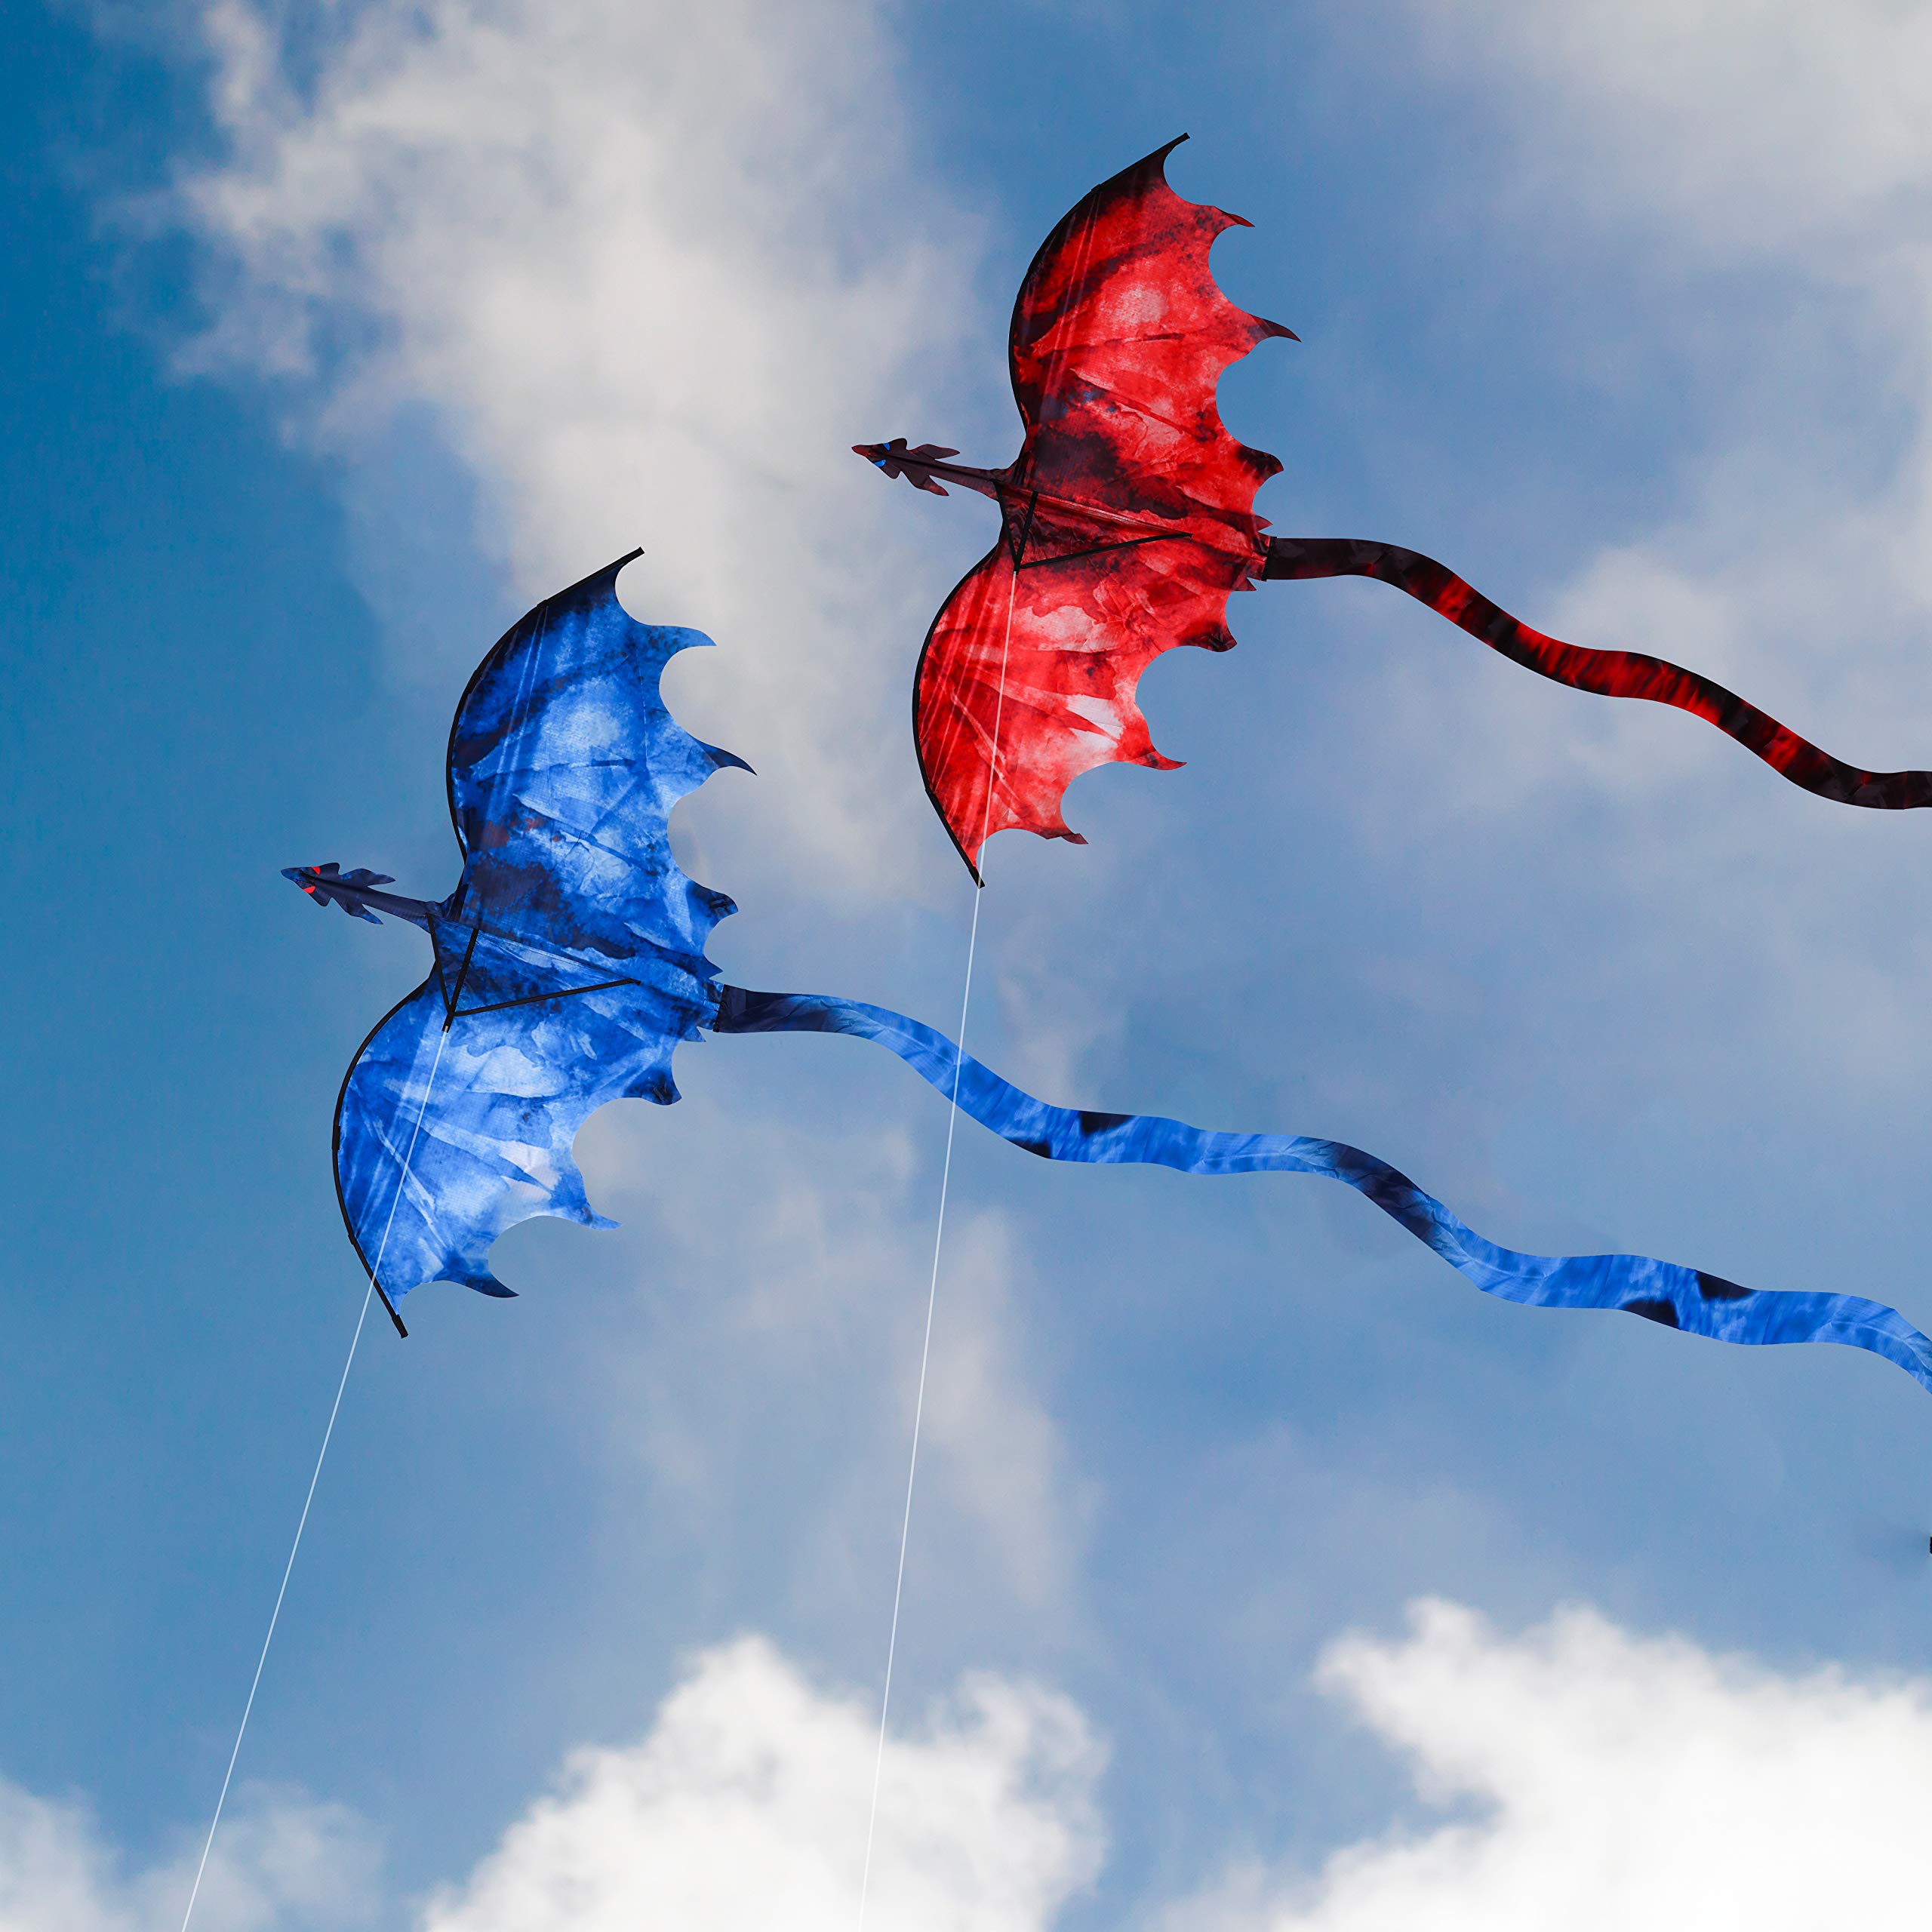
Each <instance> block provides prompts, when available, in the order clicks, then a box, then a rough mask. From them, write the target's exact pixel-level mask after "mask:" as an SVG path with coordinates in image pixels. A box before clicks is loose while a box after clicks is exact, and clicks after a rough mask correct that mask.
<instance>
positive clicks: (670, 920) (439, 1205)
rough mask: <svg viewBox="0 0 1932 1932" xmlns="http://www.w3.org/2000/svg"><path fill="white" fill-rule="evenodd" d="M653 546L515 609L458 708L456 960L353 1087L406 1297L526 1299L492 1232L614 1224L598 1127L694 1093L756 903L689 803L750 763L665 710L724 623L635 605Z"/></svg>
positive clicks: (429, 914)
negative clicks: (712, 857) (504, 1267)
mask: <svg viewBox="0 0 1932 1932" xmlns="http://www.w3.org/2000/svg"><path fill="white" fill-rule="evenodd" d="M635 555H638V552H635V551H633V552H632V553H631V556H627V557H623V558H620V559H619V560H618V561H617V562H616V563H614V564H613V565H611V566H610V567H609V568H608V569H605V570H601V571H598V572H597V573H596V574H595V576H592V577H586V579H585V580H583V582H582V583H579V584H577V585H575V586H573V587H572V588H571V589H568V590H566V591H564V592H561V593H560V594H559V595H557V596H555V597H552V598H547V599H546V601H544V602H543V603H541V604H540V605H537V608H536V609H535V610H534V611H531V613H530V614H529V615H528V616H527V617H525V618H523V619H522V620H521V621H520V622H519V623H516V624H515V625H514V626H512V627H511V629H509V632H507V633H506V635H504V637H503V639H502V640H501V641H500V642H499V643H498V644H497V646H496V648H494V650H493V651H491V653H490V654H489V655H488V657H486V658H485V660H483V662H482V663H481V665H480V666H478V669H477V671H476V674H475V676H474V677H472V678H471V680H470V681H469V688H468V689H467V690H466V691H465V692H464V694H463V701H462V703H461V704H460V706H458V707H457V715H456V719H455V722H454V724H453V725H452V727H451V732H450V748H449V798H450V815H451V819H452V820H454V823H455V826H456V834H457V842H458V844H460V846H461V847H462V848H463V857H464V864H463V877H462V879H461V881H460V883H459V884H458V885H457V888H456V890H455V891H454V893H452V894H451V895H450V897H448V899H447V900H444V901H443V902H442V903H441V905H439V906H421V907H420V909H421V913H422V917H421V918H420V921H419V923H423V924H426V925H427V926H428V928H429V934H430V937H431V940H432V943H433V944H434V946H435V965H434V967H433V968H432V971H431V973H430V975H429V978H428V979H427V980H425V981H424V982H423V984H422V985H421V986H419V987H417V989H416V991H415V992H413V993H411V995H409V997H408V998H407V999H405V1000H404V1001H402V1002H401V1004H400V1005H398V1007H396V1008H395V1010H394V1011H392V1012H391V1013H390V1014H388V1016H387V1017H386V1018H385V1019H383V1021H382V1022H381V1023H380V1025H378V1026H377V1028H376V1029H375V1030H374V1032H372V1033H371V1035H369V1037H368V1039H367V1040H365V1041H364V1042H363V1044H362V1047H361V1050H360V1051H358V1053H357V1054H356V1056H355V1059H354V1060H353V1061H352V1063H350V1066H349V1071H348V1073H347V1074H346V1075H345V1076H344V1078H343V1085H342V1092H341V1095H340V1098H339V1100H338V1101H337V1106H336V1123H335V1161H336V1183H337V1193H338V1195H339V1196H340V1200H341V1203H342V1211H343V1220H345V1221H346V1223H347V1224H348V1227H349V1237H350V1238H351V1239H352V1241H354V1242H355V1246H356V1249H357V1251H358V1253H359V1254H361V1257H362V1259H363V1261H364V1263H365V1266H368V1269H369V1271H370V1273H371V1276H372V1278H374V1280H375V1281H376V1282H377V1286H378V1287H380V1289H381V1290H382V1291H383V1294H384V1295H385V1296H386V1298H387V1299H388V1300H389V1302H390V1303H391V1304H393V1303H394V1302H395V1300H396V1299H397V1298H398V1297H400V1296H401V1295H402V1294H406V1293H407V1292H408V1291H409V1290H410V1289H411V1288H412V1287H417V1286H420V1284H422V1283H423V1282H425V1281H438V1280H443V1281H460V1282H463V1283H465V1284H467V1285H468V1286H469V1287H472V1288H475V1289H477V1290H478V1291H480V1292H481V1293H482V1294H497V1295H506V1294H509V1293H510V1292H511V1291H510V1290H509V1289H507V1288H506V1287H504V1286H503V1284H502V1283H501V1282H500V1281H497V1278H495V1276H494V1275H492V1274H491V1272H490V1268H489V1263H488V1257H489V1252H490V1247H491V1244H492V1243H493V1242H494V1241H495V1239H496V1238H497V1236H498V1235H500V1234H502V1233H503V1232H504V1231H505V1230H506V1229H508V1228H511V1227H513V1226H515V1225H516V1223H518V1222H519V1221H523V1220H528V1219H530V1218H531V1217H532V1216H533V1215H537V1214H555V1215H558V1216H561V1217H563V1218H564V1219H565V1220H574V1221H578V1222H582V1223H586V1224H588V1225H589V1226H610V1225H611V1223H608V1221H605V1220H603V1219H602V1218H601V1217H599V1216H598V1215H597V1214H594V1213H593V1212H592V1210H591V1207H590V1205H589V1202H588V1201H586V1198H585V1196H584V1189H583V1176H582V1175H581V1174H580V1173H579V1172H578V1171H577V1165H576V1163H575V1161H574V1160H573V1158H571V1145H572V1143H573V1142H574V1140H575V1139H576V1137H577V1130H578V1128H580V1127H581V1126H582V1125H583V1123H584V1121H586V1119H587V1118H589V1115H591V1114H592V1113H593V1112H595V1111H596V1109H598V1108H599V1107H601V1106H603V1105H604V1104H605V1102H606V1101H608V1100H622V1099H635V1100H655V1101H657V1102H659V1103H669V1102H670V1101H672V1100H675V1099H676V1098H677V1097H678V1094H677V1089H676V1088H675V1085H674V1084H672V1078H671V1056H672V1051H673V1050H674V1049H675V1047H676V1045H677V1044H678V1041H681V1040H688V1039H694V1038H697V1029H698V1026H699V1025H700V1023H708V1022H709V1018H710V1017H711V1014H712V1011H713V1010H714V1008H715V1005H716V1003H717V995H716V992H715V989H714V988H713V987H712V985H711V984H710V982H711V980H712V977H713V975H714V974H715V971H716V969H715V968H714V967H713V966H712V964H710V962H709V961H708V960H707V959H706V958H705V956H704V949H705V946H706V943H707V941H708V940H709V937H710V934H711V931H712V928H713V927H715V925H716V924H718V921H719V920H720V919H721V918H724V917H725V916H726V915H728V913H730V912H731V911H732V910H733V909H734V908H733V906H732V903H731V900H728V898H726V897H724V895H723V894H721V893H716V892H712V891H709V889H708V888H706V887H703V886H701V885H699V884H696V883H695V882H694V881H692V880H691V879H690V878H687V877H686V876H685V874H684V872H682V871H681V870H680V869H679V868H678V865H677V863H676V862H675V860H674V859H673V858H672V856H671V849H670V840H669V831H668V829H667V820H668V818H669V813H670V811H671V808H672V806H673V805H674V804H676V803H677V801H678V800H679V799H680V798H683V797H684V796H685V795H686V794H687V793H688V792H691V791H693V790H694V789H696V788H697V786H700V785H701V784H702V783H703V782H704V780H706V778H708V777H709V776H710V775H711V774H712V772H713V771H716V770H717V769H718V768H720V767H721V766H724V765H739V766H740V767H742V766H743V761H742V760H741V759H739V758H734V757H733V756H732V755H731V753H730V752H722V751H719V750H717V749H715V748H714V747H712V746H709V745H703V744H700V743H699V742H698V741H697V740H696V739H695V738H693V737H691V736H690V735H689V734H688V733H686V732H685V731H682V730H681V729H680V728H679V727H678V725H677V724H675V722H674V721H672V718H671V716H670V714H669V712H668V711H667V710H666V708H665V705H664V701H663V697H662V696H661V695H660V691H659V688H658V685H659V678H660V674H661V672H663V667H664V666H665V664H666V663H667V662H668V661H669V659H670V658H671V657H673V656H674V655H675V654H676V653H677V652H678V651H682V650H685V648H688V647H689V646H691V645H708V644H709V643H710V641H711V640H710V639H709V638H708V637H706V636H704V635H703V634H702V633H701V632H697V631H692V630H683V629H675V628H672V627H668V626H657V625H649V624H640V623H637V622H635V620H633V619H632V617H630V616H629V614H628V613H626V611H625V610H624V608H623V606H622V605H620V603H619V602H618V601H617V589H616V584H617V573H618V571H620V570H621V569H622V568H623V566H624V565H626V564H627V563H629V561H631V557H634V556H635ZM301 882H302V881H300V880H298V881H297V883H298V884H299V883H301ZM378 903H385V902H383V901H380V900H379V901H378ZM401 903H403V904H404V905H405V906H407V905H417V906H420V902H408V901H406V902H401ZM392 1312H393V1306H392ZM398 1325H400V1324H398Z"/></svg>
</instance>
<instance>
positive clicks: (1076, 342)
mask: <svg viewBox="0 0 1932 1932" xmlns="http://www.w3.org/2000/svg"><path fill="white" fill-rule="evenodd" d="M1183 138H1185V137H1183ZM1176 145H1177V143H1169V144H1168V147H1165V148H1162V149H1159V150H1158V152H1155V153H1153V154H1151V155H1149V156H1148V157H1147V158H1146V159H1145V160H1144V161H1140V162H1136V163H1135V164H1134V166H1133V167H1131V168H1128V169H1126V170H1124V171H1123V172H1122V173H1121V174H1117V175H1115V177H1113V179H1112V180H1111V181H1106V182H1103V183H1102V184H1101V185H1100V186H1099V187H1097V188H1096V189H1094V191H1093V192H1091V194H1090V195H1088V196H1087V197H1086V198H1085V199H1084V201H1082V202H1081V203H1080V204H1079V205H1078V207H1076V208H1075V209H1074V210H1073V211H1072V213H1071V214H1069V215H1068V216H1067V217H1066V219H1065V220H1063V222H1061V223H1060V226H1058V227H1057V228H1056V229H1054V232H1053V233H1052V234H1051V235H1049V236H1048V238H1047V240H1046V242H1044V245H1042V246H1041V249H1040V252H1039V253H1038V254H1037V255H1036V256H1035V257H1034V259H1033V264H1032V267H1031V268H1030V269H1028V271H1027V272H1026V280H1025V281H1023V283H1022V284H1021V285H1020V296H1019V300H1017V302H1016V303H1015V304H1014V311H1013V325H1012V329H1011V338H1010V350H1011V360H1012V369H1013V392H1014V399H1015V401H1017V403H1018V404H1019V406H1020V416H1021V418H1022V420H1023V422H1024V423H1025V426H1026V442H1025V444H1024V445H1023V448H1022V449H1021V451H1020V459H1019V460H1018V461H1017V463H1015V464H1014V466H1013V467H1012V468H1011V469H1010V470H1008V471H1007V472H1005V474H1004V478H1003V479H1002V485H1001V493H1000V494H1001V500H1002V504H1003V507H1004V512H1005V517H1006V528H1005V531H1004V534H1003V535H1002V537H1001V543H1000V545H999V546H998V548H996V549H995V550H994V551H993V552H992V553H991V554H989V555H988V556H987V557H986V558H985V559H984V560H983V561H982V562H981V563H980V564H979V565H977V567H976V568H974V570H973V571H971V572H970V573H969V574H968V576H967V577H966V578H965V580H964V581H963V582H962V583H961V584H960V586H959V587H958V589H956V590H955V591H954V592H953V594H952V596H951V597H950V598H948V600H947V601H946V605H945V606H944V608H943V609H942V610H941V611H940V614H939V616H938V617H937V618H936V619H935V620H934V623H933V627H932V629H931V632H929V633H928V636H927V638H926V645H925V649H924V652H923V653H922V654H921V657H920V660H919V670H918V678H917V681H916V683H915V688H914V694H913V732H914V737H915V740H916V741H917V743H918V752H919V762H920V767H921V771H923V772H924V776H925V780H926V789H927V790H928V792H930V793H931V795H932V799H933V802H934V805H935V806H936V807H937V808H938V811H939V814H940V817H941V818H942V819H943V820H944V821H945V823H946V829H947V830H948V831H949V832H950V833H951V834H952V838H953V841H954V842H955V844H957V845H958V848H959V849H960V851H961V854H963V855H964V857H965V859H966V861H967V863H968V865H969V866H973V867H974V876H975V877H977V876H978V872H977V859H978V857H979V853H980V848H981V847H982V846H983V845H984V844H985V842H986V840H987V838H989V837H991V835H992V834H993V833H994V832H999V831H1002V830H1004V829H1006V828H1007V827H1008V826H1022V827H1023V828H1024V829H1026V830H1028V831H1029V832H1038V833H1039V834H1041V835H1042V836H1044V837H1048V838H1072V839H1075V840H1076V841H1077V840H1078V835H1077V834H1075V833H1074V832H1071V831H1069V829H1068V828H1067V826H1066V822H1065V820H1063V818H1062V817H1061V816H1060V801H1061V795H1062V794H1063V792H1065V790H1066V787H1067V786H1068V785H1069V783H1072V780H1074V779H1075V778H1077V777H1078V776H1079V775H1080V774H1081V773H1082V772H1083V771H1090V770H1091V769H1092V768H1093V767H1094V766H1095V765H1097V764H1106V763H1108V762H1109V761H1113V760H1121V761H1126V762H1128V763H1130V764H1150V765H1154V766H1156V767H1159V768H1171V764H1172V761H1171V760H1169V759H1167V758H1162V757H1161V755H1160V754H1159V753H1158V752H1156V751H1155V749H1154V748H1153V746H1152V743H1151V741H1150V740H1149V737H1148V734H1147V724H1146V719H1145V718H1143V717H1142V716H1141V715H1140V708H1139V706H1137V704H1136V703H1135V701H1134V690H1135V687H1136V686H1137V685H1138V684H1139V682H1140V674H1141V672H1143V670H1144V669H1146V666H1147V663H1148V662H1149V660H1150V659H1152V658H1153V657H1155V656H1157V655H1158V654H1159V653H1160V652H1161V651H1167V650H1171V648H1173V647H1174V646H1175V645H1182V644H1192V645H1202V646H1204V647H1205V648H1207V649H1209V650H1213V651H1225V650H1226V649H1227V648H1228V647H1229V645H1232V643H1233V641H1234V639H1233V638H1232V637H1231V636H1230V635H1229V633H1228V629H1227V623H1226V615H1227V600H1228V597H1229V593H1230V592H1232V591H1235V590H1238V589H1242V588H1244V586H1245V585H1246V583H1247V580H1248V578H1249V577H1250V576H1251V575H1256V576H1258V575H1259V574H1260V568H1261V560H1262V558H1263V553H1264V551H1265V549H1266V544H1265V540H1264V539H1263V536H1262V534H1261V533H1262V531H1263V529H1264V528H1265V527H1266V526H1265V524H1264V522H1263V519H1261V518H1258V517H1257V516H1256V515H1254V493H1255V491H1257V490H1258V489H1259V488H1260V487H1261V485H1263V483H1265V482H1266V481H1267V480H1268V478H1269V477H1271V476H1272V475H1275V474H1276V472H1278V471H1279V469H1281V465H1280V464H1279V463H1277V462H1276V461H1275V459H1274V458H1273V457H1272V456H1269V455H1267V454H1266V453H1265V452H1263V451H1260V450H1252V449H1250V448H1247V445H1244V444H1243V443H1241V442H1238V441H1236V440H1235V438H1233V437H1232V436H1231V435H1229V433H1228V432H1227V429H1226V426H1225V425H1224V424H1223V423H1222V421H1221V418H1220V411H1218V410H1217V408H1216V407H1215V401H1214V392H1215V387H1216V385H1217V383H1219V381H1220V377H1221V373H1222V371H1223V370H1224V369H1226V368H1227V367H1228V365H1229V364H1230V363H1232V362H1235V361H1238V360H1239V359H1240V358H1241V357H1242V356H1243V355H1246V354H1247V352H1248V351H1249V350H1250V349H1252V348H1253V347H1254V345H1255V344H1256V343H1258V342H1260V341H1262V340H1264V339H1265V338H1266V337H1269V336H1272V335H1288V334H1290V333H1291V331H1288V330H1287V329H1284V328H1281V326H1280V325H1278V324H1277V323H1275V322H1268V321H1262V320H1260V318H1258V317H1257V316H1254V315H1249V314H1247V312H1245V311H1244V310H1243V309H1238V308H1236V307H1235V305H1234V304H1233V303H1232V302H1230V301H1229V300H1228V299H1227V297H1226V296H1224V295H1223V294H1222V293H1221V291H1220V289H1219V288H1217V287H1216V286H1215V285H1214V276H1213V275H1212V273H1211V271H1210V269H1209V266H1208V254H1209V251H1210V250H1211V248H1212V246H1213V245H1214V238H1215V237H1216V236H1217V235H1219V234H1220V233H1221V232H1222V231H1223V229H1227V228H1230V227H1233V226H1246V225H1247V224H1246V223H1243V222H1241V220H1240V217H1238V216H1235V215H1230V214H1223V213H1222V211H1220V209H1219V208H1206V207H1202V206H1199V205H1196V204H1195V203H1194V202H1184V201H1183V200H1182V199H1181V198H1180V196H1179V195H1177V194H1176V193H1175V192H1174V190H1173V189H1171V188H1170V187H1169V186H1168V183H1167V179H1166V177H1165V175H1164V174H1163V172H1162V169H1161V164H1162V163H1163V162H1164V160H1165V158H1166V157H1167V155H1168V152H1170V150H1171V148H1172V147H1174V146H1176Z"/></svg>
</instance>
